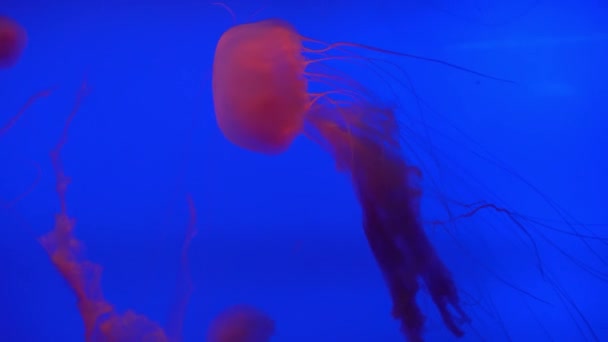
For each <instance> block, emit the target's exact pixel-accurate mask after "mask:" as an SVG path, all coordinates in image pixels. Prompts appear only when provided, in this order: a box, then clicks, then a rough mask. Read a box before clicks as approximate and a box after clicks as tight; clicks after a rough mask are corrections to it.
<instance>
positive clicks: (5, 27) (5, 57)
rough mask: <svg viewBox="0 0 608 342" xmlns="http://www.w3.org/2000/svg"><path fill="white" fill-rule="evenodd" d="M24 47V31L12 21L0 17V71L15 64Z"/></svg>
mask: <svg viewBox="0 0 608 342" xmlns="http://www.w3.org/2000/svg"><path fill="white" fill-rule="evenodd" d="M26 45H27V33H26V31H25V29H24V28H23V27H22V26H21V25H20V24H19V23H17V22H16V21H14V20H13V19H11V18H9V17H6V16H2V15H0V69H7V68H10V67H12V66H14V65H15V64H17V62H18V61H19V59H20V58H21V55H22V54H23V50H24V49H25V46H26Z"/></svg>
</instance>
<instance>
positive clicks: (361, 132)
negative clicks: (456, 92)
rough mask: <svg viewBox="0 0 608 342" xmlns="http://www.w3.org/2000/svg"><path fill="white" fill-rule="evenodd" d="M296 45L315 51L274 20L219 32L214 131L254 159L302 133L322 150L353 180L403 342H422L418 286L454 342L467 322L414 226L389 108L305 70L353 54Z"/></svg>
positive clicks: (415, 214) (409, 183)
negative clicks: (316, 86) (312, 86)
mask: <svg viewBox="0 0 608 342" xmlns="http://www.w3.org/2000/svg"><path fill="white" fill-rule="evenodd" d="M304 42H308V43H316V44H322V43H320V42H318V41H314V40H311V39H307V38H304V37H302V36H300V35H299V34H298V33H297V32H296V31H295V29H294V28H293V27H292V26H291V25H289V24H288V23H286V22H284V21H281V20H264V21H259V22H255V23H250V24H244V25H239V26H235V27H233V28H231V29H229V30H228V31H226V32H225V33H224V35H223V36H222V37H221V38H220V40H219V43H218V45H217V48H216V53H215V60H214V68H213V70H214V73H213V91H214V93H213V98H214V104H215V112H216V118H217V122H218V124H219V127H220V129H221V130H222V132H223V133H224V135H225V136H226V138H227V139H228V140H230V141H232V142H233V143H235V144H236V145H238V146H240V147H242V148H245V149H248V150H251V151H255V152H262V153H269V152H270V153H278V152H282V151H285V150H286V149H287V148H288V147H289V145H290V144H291V142H292V141H293V139H294V138H295V137H296V136H297V135H299V134H303V133H306V134H307V135H308V136H309V137H311V138H313V139H314V140H315V141H316V142H319V143H321V144H322V145H323V146H324V147H325V148H326V149H328V150H329V151H330V153H332V155H333V156H334V158H335V160H336V162H337V164H338V166H339V167H340V169H342V170H345V171H347V172H349V173H350V175H351V177H352V181H353V185H354V186H355V188H356V190H357V193H358V198H359V202H360V204H361V206H362V207H363V213H364V229H365V233H366V236H367V240H368V243H369V245H370V247H371V249H372V251H373V254H374V257H375V259H376V261H377V262H378V264H379V266H380V268H381V270H382V272H383V274H384V277H385V280H386V282H387V285H388V288H389V291H390V294H391V297H392V302H393V310H392V311H393V316H394V317H395V318H396V319H397V320H399V321H400V323H401V328H402V330H403V333H404V335H405V336H406V338H407V339H408V340H409V341H420V340H422V335H423V326H424V315H423V314H422V312H421V310H420V307H419V306H418V304H417V302H416V295H417V294H418V292H419V289H420V285H419V281H422V282H423V283H424V284H425V286H426V288H427V289H429V292H430V296H431V298H432V299H433V301H434V303H435V305H436V306H437V308H438V309H439V311H440V313H441V316H442V318H443V321H444V323H445V325H446V326H447V327H448V328H449V329H450V331H451V332H452V333H453V334H454V335H456V336H461V335H462V334H463V331H462V330H461V328H460V326H459V323H460V324H462V323H464V322H466V320H467V318H466V316H465V315H464V313H463V311H462V309H461V307H460V300H459V298H458V293H457V290H456V286H455V284H454V282H453V280H452V277H451V275H450V273H449V272H448V271H447V269H446V267H445V266H444V264H443V263H442V261H441V260H440V259H439V257H438V255H437V253H436V252H435V250H434V248H433V246H432V245H431V243H430V241H429V240H428V238H427V236H426V234H425V232H424V230H423V227H422V223H421V221H420V219H419V216H420V212H419V203H418V202H419V197H420V194H421V189H420V188H419V187H417V186H416V182H415V181H416V177H418V176H420V171H419V170H417V169H416V168H415V167H412V166H410V165H408V164H407V162H406V161H405V159H404V156H403V154H402V151H401V148H400V146H399V133H400V132H399V127H398V125H397V120H396V118H395V113H394V111H393V110H391V109H390V108H387V107H386V106H383V105H381V104H378V103H376V102H374V101H373V100H372V99H371V98H370V97H369V96H368V94H366V93H365V91H364V88H363V87H361V86H359V85H357V84H356V83H355V82H354V81H353V80H350V79H347V78H340V77H339V76H337V75H332V74H329V73H325V74H323V73H319V72H316V71H314V72H312V71H309V70H308V68H307V67H308V66H309V65H311V64H314V63H316V62H319V61H324V60H331V59H348V58H353V59H356V58H357V57H356V56H341V57H335V56H331V55H328V54H326V52H329V51H331V50H332V49H334V48H336V47H338V45H329V44H325V46H323V47H322V48H320V49H318V50H313V49H311V48H306V47H304V46H303V43H304ZM341 45H342V46H344V45H349V44H348V43H342V44H341ZM350 45H354V44H350ZM307 81H319V82H320V83H322V84H323V85H325V88H326V89H325V90H324V91H322V92H320V93H310V92H309V90H308V89H307V87H306V85H307V83H308V82H307ZM305 129H306V132H305ZM450 309H452V310H450Z"/></svg>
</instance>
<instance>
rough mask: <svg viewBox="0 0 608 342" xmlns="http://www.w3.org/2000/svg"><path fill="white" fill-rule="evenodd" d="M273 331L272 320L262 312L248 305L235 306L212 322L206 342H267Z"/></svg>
mask: <svg viewBox="0 0 608 342" xmlns="http://www.w3.org/2000/svg"><path fill="white" fill-rule="evenodd" d="M274 329H275V327H274V320H273V319H272V318H270V317H269V316H268V315H267V314H265V313H264V312H262V311H260V310H258V309H256V308H254V307H251V306H248V305H236V306H233V307H230V308H228V309H226V310H225V311H224V312H222V313H220V314H219V315H218V316H217V317H216V318H215V319H214V320H213V322H212V323H211V326H210V327H209V331H208V332H207V342H267V341H269V340H270V338H271V337H272V335H274Z"/></svg>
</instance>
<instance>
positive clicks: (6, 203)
mask: <svg viewBox="0 0 608 342" xmlns="http://www.w3.org/2000/svg"><path fill="white" fill-rule="evenodd" d="M54 90H55V87H54V88H49V89H45V90H42V91H39V92H37V93H35V94H34V95H32V96H30V98H29V99H28V100H27V101H26V102H25V104H23V106H21V108H20V109H19V111H18V112H17V114H15V115H13V116H12V117H11V118H10V119H9V120H8V121H7V122H5V123H4V124H3V125H2V126H0V138H2V137H3V136H4V135H6V134H7V133H8V131H9V130H11V129H12V128H13V127H14V126H15V125H16V124H17V122H18V121H19V119H20V118H21V117H22V116H23V115H24V114H25V112H27V111H28V110H29V109H30V108H31V107H32V106H33V105H34V104H35V103H36V102H38V101H39V100H41V99H43V98H46V97H48V96H50V95H51V94H52V92H53V91H54ZM28 163H29V164H32V166H33V167H34V168H35V169H36V178H35V179H34V180H33V181H32V182H31V183H30V185H29V186H28V187H27V188H26V189H25V190H24V191H22V192H21V193H20V194H19V195H17V196H16V197H15V198H11V199H8V200H1V201H0V207H2V208H11V207H13V206H14V205H15V204H17V203H19V202H20V201H21V200H23V199H24V198H25V197H27V195H29V194H30V193H31V192H32V191H34V189H35V188H36V187H37V186H38V183H40V179H41V178H42V169H41V168H40V164H39V163H38V162H36V161H28Z"/></svg>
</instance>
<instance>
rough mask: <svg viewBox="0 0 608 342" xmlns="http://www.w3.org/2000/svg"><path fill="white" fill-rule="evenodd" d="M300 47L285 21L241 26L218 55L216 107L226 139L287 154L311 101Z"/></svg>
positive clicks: (223, 40)
mask: <svg viewBox="0 0 608 342" xmlns="http://www.w3.org/2000/svg"><path fill="white" fill-rule="evenodd" d="M305 65H306V63H305V61H304V58H303V56H302V43H301V40H300V36H299V35H298V34H297V32H296V31H295V29H294V28H293V27H292V26H291V25H290V24H289V23H287V22H285V21H281V20H264V21H261V22H254V23H250V24H242V25H237V26H234V27H232V28H231V29H229V30H228V31H226V32H225V33H224V34H223V35H222V36H221V38H220V40H219V42H218V44H217V47H216V49H215V57H214V62H213V76H212V85H213V102H214V107H215V117H216V120H217V123H218V125H219V127H220V129H221V130H222V133H223V134H224V136H225V137H226V138H227V139H228V140H230V141H231V142H232V143H234V144H235V145H237V146H240V147H242V148H245V149H248V150H251V151H255V152H260V153H267V154H276V153H280V152H283V151H285V150H286V149H288V148H289V146H290V145H291V142H292V141H293V140H294V138H295V137H296V136H297V135H298V134H300V133H301V131H302V127H303V124H304V117H305V115H306V112H307V110H308V107H309V104H310V99H309V96H308V93H307V80H306V79H305V78H304V72H305V70H304V69H305Z"/></svg>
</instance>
